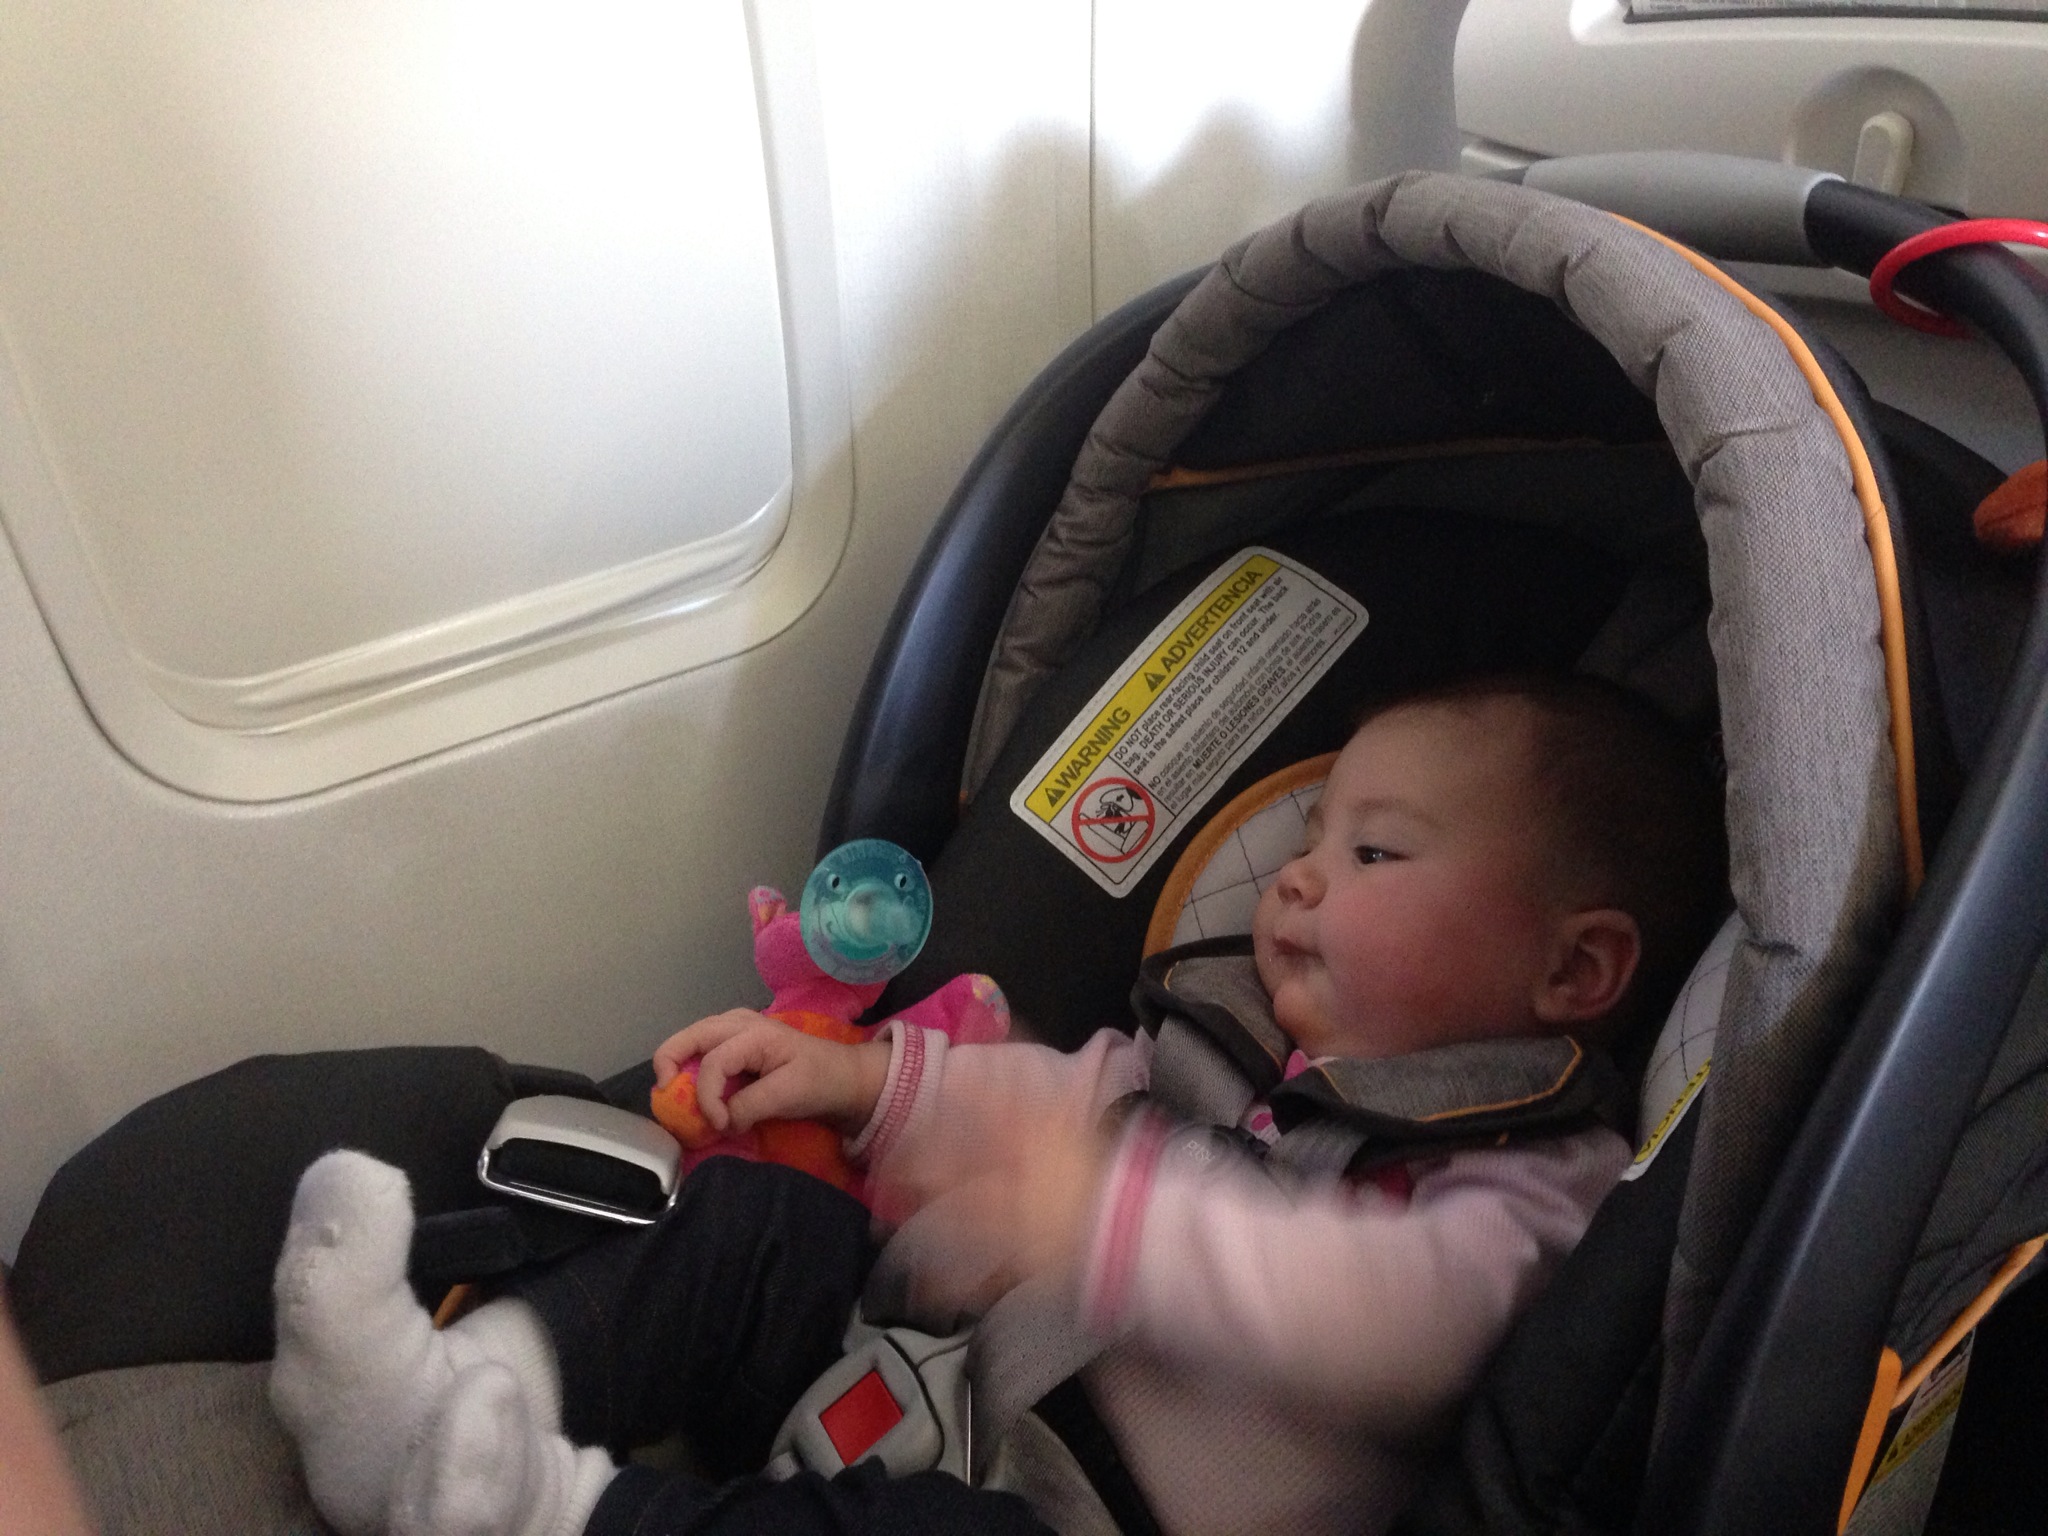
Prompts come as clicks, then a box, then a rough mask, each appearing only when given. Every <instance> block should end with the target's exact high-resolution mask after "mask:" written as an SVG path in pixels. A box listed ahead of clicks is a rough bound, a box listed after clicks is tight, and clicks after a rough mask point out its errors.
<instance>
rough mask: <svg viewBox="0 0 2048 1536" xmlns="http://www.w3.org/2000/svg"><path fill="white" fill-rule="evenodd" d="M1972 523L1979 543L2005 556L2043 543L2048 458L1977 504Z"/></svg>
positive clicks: (2047, 502)
mask: <svg viewBox="0 0 2048 1536" xmlns="http://www.w3.org/2000/svg"><path fill="white" fill-rule="evenodd" d="M1971 522H1972V524H1973V525H1974V526H1975V528H1976V530H1977V540H1978V542H1979V543H1981V544H1982V545H1984V547H1985V548H1987V549H1995V550H1997V551H1998V553H2000V554H2001V555H2017V554H2024V553H2025V552H2026V551H2028V550H2030V549H2033V548H2035V547H2036V546H2037V545H2039V544H2040V542H2041V533H2042V527H2043V524H2044V523H2048V459H2036V460H2035V461H2034V462H2033V463H2031V464H2029V465H2026V466H2025V467H2024V468H2022V469H2019V470H2017V471H2015V472H2014V473H2013V474H2012V475H2011V476H2010V477H2009V478H2008V479H2007V480H2006V481H2005V483H2004V484H2003V485H2001V486H1999V487H1998V489H1997V490H1995V491H1993V492H1992V493H1991V494H1990V495H1989V496H1986V497H1985V498H1984V499H1983V500H1982V501H1980V502H1978V503H1977V511H1976V515H1975V516H1974V517H1972V518H1971Z"/></svg>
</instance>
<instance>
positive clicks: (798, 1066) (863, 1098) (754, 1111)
mask: <svg viewBox="0 0 2048 1536" xmlns="http://www.w3.org/2000/svg"><path fill="white" fill-rule="evenodd" d="M693 1057H694V1058H696V1059H697V1107H698V1108H699V1109H700V1110H702V1112H703V1114H704V1118H705V1119H706V1120H707V1121H709V1122H710V1124H711V1127H712V1129H713V1130H715V1131H717V1132H719V1133H720V1134H724V1133H726V1132H728V1131H747V1130H751V1129H753V1127H755V1126H756V1125H758V1124H760V1123H761V1122H762V1121H763V1120H809V1119H817V1120H823V1121H825V1122H826V1123H827V1124H828V1125H830V1126H832V1127H833V1129H835V1130H837V1131H839V1132H840V1133H841V1134H842V1135H852V1134H854V1133H855V1132H857V1131H858V1130H860V1128H861V1127H862V1126H864V1125H866V1124H867V1122H868V1119H869V1117H870V1116H872V1115H873V1114H874V1112H875V1101H876V1100H877V1099H879V1098H880V1097H881V1096H882V1082H883V1079H884V1078H886V1077H887V1076H888V1074H889V1047H888V1046H886V1045H883V1044H880V1043H878V1042H874V1041H869V1042H866V1043H864V1044H861V1045H841V1044H839V1043H838V1042H836V1041H831V1040H820V1039H818V1038H817V1037H816V1036H814V1035H807V1034H805V1033H803V1032H802V1031H801V1030H796V1029H791V1028H790V1027H789V1026H788V1025H787V1024H784V1023H783V1022H781V1020H779V1019H771V1018H769V1017H768V1016H767V1015H765V1014H760V1013H756V1012H754V1011H753V1010H752V1009H750V1008H735V1009H732V1010H731V1011H729V1012H726V1013H721V1014H715V1015H713V1016H712V1017H711V1018H708V1019H699V1020H698V1021H697V1022H696V1023H695V1024H692V1025H691V1026H690V1027H689V1028H688V1029H684V1030H679V1031H678V1032H677V1033H675V1034H673V1035H671V1036H670V1037H669V1038H668V1039H666V1040H664V1041H663V1042H662V1043H661V1045H660V1047H659V1048H658V1049H657V1050H656V1051H655V1053H654V1079H655V1083H656V1085H657V1086H661V1085H665V1084H667V1083H668V1082H669V1081H670V1080H671V1079H672V1078H674V1076H675V1075H676V1073H677V1072H678V1071H680V1070H681V1069H682V1067H683V1065H684V1064H685V1063H687V1062H688V1061H690V1060H691V1058H693ZM737 1077H751V1078H753V1079H754V1080H753V1081H752V1082H750V1083H748V1084H747V1085H746V1086H745V1087H743V1088H741V1089H740V1090H739V1092H737V1093H735V1094H734V1095H733V1096H732V1097H731V1098H730V1099H728V1098H727V1097H726V1096H725V1089H726V1084H727V1083H728V1082H729V1081H731V1080H732V1079H734V1078H737Z"/></svg>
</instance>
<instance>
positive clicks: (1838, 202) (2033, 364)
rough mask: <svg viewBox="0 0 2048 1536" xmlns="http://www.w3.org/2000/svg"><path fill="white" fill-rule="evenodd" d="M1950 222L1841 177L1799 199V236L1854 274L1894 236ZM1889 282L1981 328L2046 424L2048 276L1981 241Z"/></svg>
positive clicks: (1873, 262)
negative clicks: (1802, 209)
mask: <svg viewBox="0 0 2048 1536" xmlns="http://www.w3.org/2000/svg"><path fill="white" fill-rule="evenodd" d="M1954 222H1955V220H1954V219H1953V218H1951V217H1950V216H1949V215H1948V214H1945V213H1942V212H1941V211H1940V210H1938V209H1934V208H1929V207H1927V206H1926V205H1925V204H1924V203H1914V202H1908V201H1907V200H1906V199H1905V198H1902V197H1887V196H1886V195H1885V194H1884V193H1882V192H1873V191H1871V190H1870V189H1869V188H1868V187H1858V186H1854V185H1852V184H1851V183H1849V182H1846V181H1824V182H1821V183H1820V184H1818V185H1817V186H1815V187H1814V188H1813V190H1812V191H1811V192H1809V193H1808V194H1807V199H1806V238H1807V242H1808V243H1809V244H1810V245H1811V246H1812V247H1813V249H1814V253H1815V254H1816V255H1818V256H1820V257H1821V258H1822V259H1824V260H1826V261H1829V262H1831V263H1833V264H1834V265H1836V266H1838V267H1843V268H1846V269H1847V270H1849V271H1851V272H1854V273H1856V274H1857V275H1858V276H1861V277H1868V276H1869V275H1870V273H1871V271H1872V269H1873V268H1875V267H1876V266H1877V264H1878V262H1879V261H1881V260H1882V259H1883V258H1884V256H1885V254H1886V253H1887V252H1888V251H1890V250H1891V249H1892V247H1893V246H1895V245H1898V244H1899V243H1900V242H1901V241H1903V240H1906V239H1908V238H1910V237H1911V236H1913V235H1917V234H1919V233H1921V232H1922V231H1923V230H1929V229H1934V228H1936V227H1938V226H1940V225H1943V224H1953V223H1954ZM1895 286H1896V287H1897V288H1898V290H1899V292H1901V293H1903V294H1905V295H1906V297H1908V298H1910V299H1918V300H1919V301H1920V302H1921V303H1922V304H1925V305H1927V306H1928V307H1929V308H1930V309H1936V310H1939V311H1940V312H1941V313H1943V314H1945V315H1954V316H1955V317H1956V318H1958V319H1961V320H1967V321H1969V322H1970V323H1971V324H1972V325H1974V326H1976V327H1977V329H1978V330H1980V331H1982V332H1983V333H1984V336H1985V338H1986V339H1987V340H1988V341H1990V342H1991V344H1992V345H1993V346H1995V347H1997V348H1998V350H1999V351H2001V352H2003V353H2004V354H2005V355H2006V357H2007V358H2008V359H2009V360H2010V361H2011V363H2012V365H2013V367H2014V368H2016V369H2018V370H2019V374H2020V377H2021V378H2022V379H2024V380H2025V381H2026V385H2027V392H2028V393H2029V394H2030V395H2032V396H2033V397H2034V407H2035V409H2036V410H2038V411H2039V412H2041V418H2042V425H2043V429H2044V431H2048V277H2044V276H2042V274H2041V273H2039V272H2037V271H2035V270H2034V269H2033V268H2032V267H2030V266H2028V265H2027V264H2026V263H2025V262H2024V261H2022V260H2020V258H2019V257H2017V256H2015V255H2013V254H2012V252H2010V251H2008V250H2006V249H2004V248H2003V247H2002V246H1995V245H1984V246H1970V247H1965V248H1963V249H1960V250H1954V251H1943V252H1941V253H1939V254H1937V255H1933V256H1929V257H1926V258H1925V259H1924V260H1921V261H1916V262H1914V263H1913V264H1912V265H1911V266H1910V267H1908V268H1906V270H1905V271H1903V272H1901V273H1900V274H1899V280H1898V282H1897V284H1896V285H1895Z"/></svg>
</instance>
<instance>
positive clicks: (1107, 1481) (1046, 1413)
mask: <svg viewBox="0 0 2048 1536" xmlns="http://www.w3.org/2000/svg"><path fill="white" fill-rule="evenodd" d="M1031 1411H1032V1412H1033V1413H1035V1414H1036V1415H1037V1416H1038V1419H1039V1422H1041V1423H1042V1424H1044V1425H1045V1427H1046V1428H1047V1429H1049V1430H1051V1431H1052V1432H1053V1434H1054V1436H1055V1437H1056V1438H1057V1439H1058V1440H1059V1442H1060V1444H1062V1445H1064V1446H1065V1447H1066V1448H1067V1450H1068V1451H1069V1452H1070V1453H1071V1454H1072V1455H1073V1458H1074V1460H1075V1461H1076V1462H1077V1463H1079V1464H1080V1468H1081V1471H1082V1472H1083V1473H1084V1474H1085V1475H1086V1476H1087V1478H1088V1482H1089V1485H1090V1486H1091V1487H1093V1488H1094V1490H1095V1495H1096V1497H1097V1498H1099V1499H1101V1500H1102V1507H1103V1508H1104V1509H1106V1510H1108V1511H1109V1517H1110V1519H1112V1520H1114V1521H1115V1522H1116V1528H1117V1529H1118V1530H1119V1531H1121V1532H1123V1536H1163V1533H1162V1532H1161V1531H1160V1529H1159V1522H1158V1521H1157V1520H1155V1519H1153V1517H1152V1509H1151V1506H1150V1505H1148V1504H1147V1503H1146V1502H1145V1495H1144V1492H1143V1490H1141V1489H1140V1488H1139V1487H1138V1480H1137V1479H1136V1478H1135V1477H1133V1476H1131V1469H1130V1468H1129V1467H1128V1466H1126V1465H1125V1464H1124V1457H1123V1452H1121V1451H1119V1450H1118V1449H1117V1445H1116V1441H1115V1440H1114V1439H1113V1438H1112V1437H1111V1436H1110V1433H1109V1426H1108V1425H1106V1424H1104V1423H1103V1422H1102V1416H1101V1415H1100V1414H1098V1413H1097V1412H1096V1411H1095V1405H1094V1404H1093V1403H1092V1402H1090V1401H1089V1400H1088V1393H1087V1390H1086V1389H1085V1388H1084V1387H1083V1386H1082V1385H1081V1378H1080V1377H1078V1376H1069V1377H1068V1378H1067V1379H1066V1380H1065V1381H1063V1382H1061V1383H1060V1384H1059V1385H1058V1386H1056V1387H1054V1388H1053V1389H1052V1390H1051V1391H1050V1392H1048V1393H1046V1394H1045V1396H1044V1397H1041V1398H1040V1399H1039V1400H1038V1402H1037V1403H1036V1404H1035V1405H1034V1406H1033V1407H1032V1410H1031Z"/></svg>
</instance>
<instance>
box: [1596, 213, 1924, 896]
mask: <svg viewBox="0 0 2048 1536" xmlns="http://www.w3.org/2000/svg"><path fill="white" fill-rule="evenodd" d="M1610 217H1612V218H1613V219H1614V220H1615V221H1616V222H1617V223H1621V224H1626V225H1627V226H1628V227H1629V228H1630V229H1634V230H1639V231H1641V232H1642V233H1643V234H1646V235H1648V236H1649V237H1650V238H1651V239H1652V240H1655V241H1657V242H1658V243H1659V244H1660V245H1664V246H1666V247H1668V248H1670V249H1671V250H1673V251H1675V252H1677V254H1678V255H1680V256H1682V257H1684V258H1685V260H1686V261H1687V262H1688V263H1690V264H1691V265H1692V266H1693V267H1695V268H1696V269H1698V271H1699V272H1700V273H1701V274H1702V275H1704V276H1706V277H1709V278H1712V279H1713V280H1714V281H1715V282H1716V283H1718V284H1720V286H1721V287H1723V288H1725V289H1727V291H1728V292H1729V293H1730V294H1731V295H1733V296H1734V297H1735V298H1736V299H1738V300H1739V301H1740V302H1741V304H1742V306H1743V308H1745V309H1747V310H1748V311H1749V312H1750V313H1751V314H1753V315H1755V316H1756V317H1757V319H1759V320H1761V321H1763V323H1764V324H1765V325H1768V326H1769V327H1770V328H1771V330H1772V331H1773V332H1775V333H1776V334H1777V337H1778V340H1779V341H1780V342H1782V343H1784V347H1785V350H1786V351H1787V352H1789V353H1790V354H1791V355H1792V361H1793V362H1794V363H1796V364H1797V365H1798V367H1799V371H1800V372H1801V373H1802V374H1804V375H1805V376H1806V386H1807V388H1808V389H1810V390H1812V391H1813V398H1814V401H1815V403H1816V404H1818V405H1819V406H1820V408H1821V409H1822V410H1823V411H1825V412H1826V413H1827V417H1828V420H1829V421H1831V422H1833V423H1834V427H1835V433H1836V435H1837V436H1839V437H1840V438H1841V439H1842V448H1843V451H1844V452H1846V453H1847V454H1848V456H1849V474H1850V478H1851V481H1852V482H1853V483H1854V485H1855V488H1856V500H1857V502H1858V503H1859V504H1860V505H1861V506H1862V508H1863V536H1864V539H1865V541H1866V542H1867V543H1868V544H1869V546H1870V565H1871V572H1872V574H1873V576H1874V577H1875V578H1876V581H1877V608H1878V621H1879V633H1880V636H1881V637H1882V639H1883V642H1884V676H1885V692H1886V694H1887V695H1888V696H1889V697H1890V700H1891V711H1892V756H1893V757H1894V758H1895V759H1896V760H1897V764H1898V788H1899V840H1900V842H1901V843H1902V844H1903V846H1904V851H1905V860H1906V894H1907V895H1908V896H1911V895H1912V894H1914V893H1915V892H1916V891H1918V890H1919V889H1920V881H1921V879H1922V877H1923V876H1924V875H1925V873H1926V868H1927V865H1926V856H1925V854H1924V853H1923V851H1922V849H1921V846H1920V792H1919V771H1918V769H1917V768H1916V767H1915V765H1914V758H1913V709H1912V691H1911V687H1910V685H1909V682H1908V679H1907V677H1906V611H1905V605H1904V603H1903V602H1902V601H1901V599H1900V597H1899V563H1898V554H1897V552H1896V551H1895V550H1894V549H1893V548H1892V527H1891V521H1890V519H1889V518H1887V517H1886V515H1885V507H1884V497H1883V496H1882V495H1881V494H1879V492H1878V489H1877V474H1876V471H1875V470H1873V469H1872V468H1871V465H1870V454H1869V452H1868V450H1866V449H1865V448H1864V446H1863V440H1862V439H1861V438H1860V437H1858V436H1857V435H1856V428H1855V426H1854V425H1853V424H1852V423H1851V422H1850V420H1849V413H1848V412H1847V411H1845V410H1843V409H1842V402H1841V399H1840V397H1838V396H1837V395H1836V394H1835V389H1834V386H1833V385H1832V384H1830V383H1829V382H1828V378H1827V375H1826V374H1825V373H1823V372H1822V371H1821V366H1820V363H1819V361H1818V360H1817V359H1816V358H1815V357H1814V355H1813V350H1812V349H1811V348H1810V347H1808V346H1807V345H1806V340H1805V338H1804V337H1802V336H1801V335H1800V334H1799V333H1798V332H1797V331H1795V330H1794V329H1793V328H1792V327H1791V325H1790V324H1789V323H1788V322H1787V321H1786V319H1785V317H1784V316H1783V315H1780V314H1779V313H1778V312H1777V311H1776V310H1774V309H1772V308H1771V307H1770V305H1768V304H1766V303H1765V302H1764V301H1763V300H1762V299H1760V298H1758V297H1757V296H1756V295H1755V294H1753V293H1751V292H1750V291H1749V290H1748V289H1747V288H1745V287H1743V286H1742V284H1740V283H1738V282H1736V281H1735V279H1734V278H1732V277H1730V276H1729V275H1728V274H1727V273H1726V272H1723V271H1722V270H1721V269H1720V268H1719V267H1717V266H1715V265H1714V264H1713V263H1712V262H1711V261H1708V260H1707V258H1706V257H1704V256H1702V255H1700V253H1699V252H1697V251H1695V250H1691V249H1689V248H1688V247H1686V246H1683V245H1680V244H1679V243H1678V242H1677V241H1676V240H1673V239H1671V238H1669V237H1668V236H1665V235H1660V234H1658V233H1657V231H1656V230H1654V229H1650V228H1648V227H1647V226H1645V225H1642V224H1638V223H1636V222H1635V220H1633V219H1625V218H1622V217H1621V215H1620V214H1613V215H1610Z"/></svg>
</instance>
